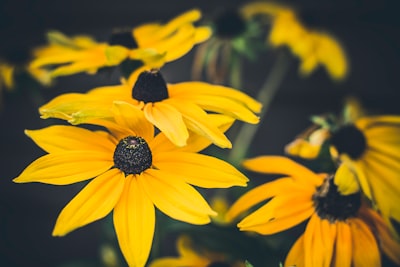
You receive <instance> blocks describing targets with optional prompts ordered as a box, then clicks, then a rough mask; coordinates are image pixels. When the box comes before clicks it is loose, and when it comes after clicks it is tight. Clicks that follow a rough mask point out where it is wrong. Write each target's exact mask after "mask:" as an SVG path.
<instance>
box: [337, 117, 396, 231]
mask: <svg viewBox="0 0 400 267" xmlns="http://www.w3.org/2000/svg"><path fill="white" fill-rule="evenodd" d="M329 142H330V144H331V153H332V155H333V157H335V158H336V159H337V160H338V161H339V162H340V163H341V164H342V165H344V168H347V169H348V170H347V172H352V173H354V174H355V177H356V178H357V181H358V184H359V186H360V188H361V189H362V191H363V192H364V194H365V195H366V196H367V197H368V198H369V199H370V200H372V201H373V203H374V204H376V206H377V208H378V209H379V211H380V213H381V214H382V216H383V217H384V218H385V220H386V222H387V223H389V224H390V225H391V220H390V219H391V218H392V219H395V220H396V221H398V222H400V207H399V205H398V204H397V203H399V201H400V116H370V117H362V118H359V119H357V120H356V121H354V122H353V123H352V124H346V125H343V126H342V127H339V128H338V129H337V130H335V131H333V132H332V135H331V137H330V138H329ZM341 183H344V184H345V183H346V177H342V176H338V182H337V184H338V186H339V190H341ZM392 229H393V232H394V227H392Z"/></svg>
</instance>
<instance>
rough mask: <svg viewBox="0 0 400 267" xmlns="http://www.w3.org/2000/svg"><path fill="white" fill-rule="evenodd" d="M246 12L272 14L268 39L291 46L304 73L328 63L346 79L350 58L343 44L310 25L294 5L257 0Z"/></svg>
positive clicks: (330, 69)
mask: <svg viewBox="0 0 400 267" xmlns="http://www.w3.org/2000/svg"><path fill="white" fill-rule="evenodd" d="M243 12H244V14H245V16H246V17H250V18H251V17H257V16H260V15H262V16H268V17H269V18H270V21H271V22H270V23H271V30H270V33H269V36H268V42H269V43H270V44H271V45H273V46H275V47H278V46H287V47H288V48H289V49H290V51H291V52H292V53H293V54H294V55H296V56H297V57H299V59H300V61H301V65H300V72H301V73H302V74H303V75H308V74H310V73H311V72H313V71H314V70H315V69H316V68H317V67H318V66H319V65H322V66H324V67H325V68H326V69H327V71H328V73H329V75H330V76H331V77H332V78H333V79H336V80H341V79H343V78H345V76H346V74H347V73H348V68H349V66H348V61H347V57H346V54H345V52H344V50H343V47H342V45H341V44H340V43H339V41H338V40H336V39H335V38H334V37H333V36H332V35H330V34H328V33H326V32H322V31H317V30H312V29H308V28H306V27H305V26H304V25H302V23H301V22H300V21H299V19H298V17H297V15H296V13H295V12H294V10H292V8H290V7H287V6H281V5H278V4H274V3H266V2H253V3H249V4H247V5H246V6H245V7H244V9H243Z"/></svg>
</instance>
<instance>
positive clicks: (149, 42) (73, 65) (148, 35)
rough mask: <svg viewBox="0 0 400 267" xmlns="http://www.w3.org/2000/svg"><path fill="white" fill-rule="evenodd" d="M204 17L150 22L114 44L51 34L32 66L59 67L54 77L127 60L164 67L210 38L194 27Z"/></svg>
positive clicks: (119, 35) (194, 14)
mask: <svg viewBox="0 0 400 267" xmlns="http://www.w3.org/2000/svg"><path fill="white" fill-rule="evenodd" d="M200 17H201V12H200V11H199V10H197V9H194V10H190V11H187V12H185V13H183V14H181V15H179V16H177V17H176V18H174V19H172V20H171V21H169V22H168V23H166V24H159V23H148V24H144V25H141V26H138V27H136V28H133V29H130V30H129V31H125V32H117V33H115V34H114V35H113V36H112V37H111V40H110V43H106V42H103V43H98V42H96V41H95V40H93V39H92V38H91V37H89V36H75V37H72V38H70V37H68V36H65V35H64V34H62V33H60V32H50V33H49V34H48V38H49V42H50V44H49V45H47V46H43V47H41V48H37V49H36V50H35V51H34V54H35V59H34V60H33V61H32V62H31V66H32V67H35V68H38V67H39V68H44V67H50V66H51V67H54V66H56V67H55V69H54V70H52V71H51V74H52V76H53V77H56V76H61V75H71V74H75V73H78V72H88V73H95V72H96V71H97V70H98V69H99V68H102V67H110V66H117V65H120V64H121V63H123V62H124V61H125V60H137V61H140V62H141V64H145V65H147V66H150V67H161V66H162V65H163V64H164V63H165V62H170V61H173V60H176V59H178V58H180V57H182V56H184V55H185V54H186V53H188V52H189V51H190V50H191V49H192V47H193V46H194V45H195V44H197V43H200V42H203V41H204V40H206V39H208V38H209V36H210V35H211V30H210V29H209V28H207V27H195V26H194V25H193V23H194V22H196V21H197V20H199V19H200ZM139 66H140V65H139ZM131 71H133V70H131Z"/></svg>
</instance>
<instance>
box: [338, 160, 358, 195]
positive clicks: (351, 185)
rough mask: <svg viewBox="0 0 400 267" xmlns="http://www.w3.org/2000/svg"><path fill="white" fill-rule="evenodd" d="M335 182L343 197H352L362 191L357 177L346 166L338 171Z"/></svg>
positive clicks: (343, 165)
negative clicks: (351, 195)
mask: <svg viewBox="0 0 400 267" xmlns="http://www.w3.org/2000/svg"><path fill="white" fill-rule="evenodd" d="M333 182H334V183H335V185H336V186H337V187H338V190H339V192H340V193H341V194H342V195H350V194H354V193H356V192H358V191H360V186H359V184H358V181H357V176H356V175H355V173H354V172H353V171H352V170H350V169H349V168H348V166H347V165H346V164H342V165H340V166H339V168H338V169H337V170H336V173H335V177H334V180H333Z"/></svg>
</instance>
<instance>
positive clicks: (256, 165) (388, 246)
mask: <svg viewBox="0 0 400 267" xmlns="http://www.w3.org/2000/svg"><path fill="white" fill-rule="evenodd" d="M243 165H244V167H245V168H247V169H249V170H252V171H255V172H260V173H265V174H283V175H284V177H283V178H280V179H277V180H275V181H272V182H269V183H266V184H263V185H260V186H258V187H256V188H254V189H252V190H250V191H248V192H247V193H245V194H244V195H242V196H241V197H240V198H239V199H238V200H237V201H236V202H235V203H234V204H233V205H232V207H231V209H230V210H229V211H228V213H227V219H229V220H233V219H234V218H235V217H237V216H238V215H240V214H241V213H242V212H244V211H247V210H249V209H250V208H251V207H253V206H254V205H256V204H259V203H262V202H263V201H265V200H269V201H268V202H267V203H266V204H263V205H262V206H261V207H260V208H258V209H257V210H255V211H253V212H252V213H250V214H249V215H247V216H246V217H245V218H244V219H242V220H241V221H240V222H239V223H238V227H239V228H240V230H242V231H252V232H257V233H259V234H262V235H270V234H275V233H278V232H281V231H284V230H286V229H289V228H291V227H293V226H295V225H297V224H300V223H301V222H304V221H306V220H307V219H309V221H308V222H307V226H306V229H305V232H304V234H302V235H301V236H300V238H299V239H297V241H296V242H295V243H294V245H293V246H292V248H291V250H290V252H289V254H288V255H287V258H286V260H285V266H297V267H301V266H307V267H309V266H381V254H380V251H383V252H384V253H385V254H386V255H387V256H388V257H389V258H390V259H391V260H393V261H394V262H395V263H397V264H400V256H399V255H400V244H399V243H397V242H396V241H395V240H394V239H393V237H392V236H391V235H390V232H389V228H388V227H387V225H385V223H384V221H383V219H382V218H381V217H380V216H379V215H378V214H377V213H376V212H375V211H373V210H372V209H370V208H368V206H366V204H365V203H364V202H363V201H362V197H361V194H360V192H359V191H353V192H352V193H351V194H347V195H343V194H341V193H340V191H339V190H338V187H337V186H336V185H335V183H334V179H336V175H328V174H324V173H322V174H316V173H314V172H312V171H311V170H309V169H308V168H306V167H304V166H302V165H300V164H298V163H296V162H294V161H292V160H290V159H288V158H285V157H280V156H260V157H257V158H253V159H249V160H246V161H244V163H243ZM338 171H339V170H338ZM340 171H341V172H342V173H343V171H342V170H340ZM347 174H348V175H350V176H352V174H351V173H347ZM350 178H351V179H352V177H350Z"/></svg>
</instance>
